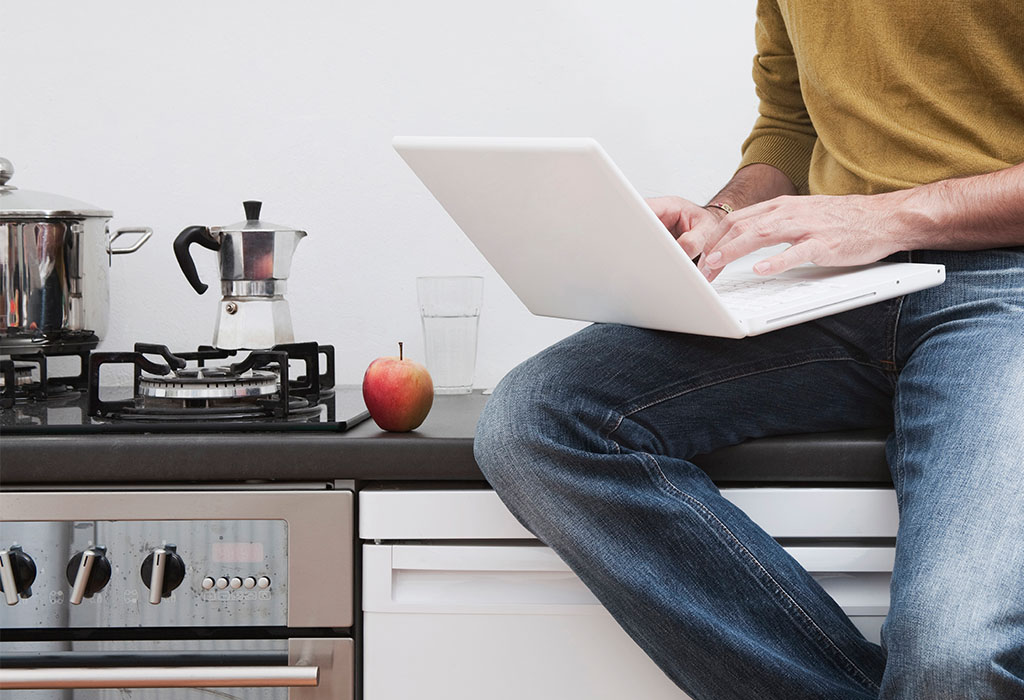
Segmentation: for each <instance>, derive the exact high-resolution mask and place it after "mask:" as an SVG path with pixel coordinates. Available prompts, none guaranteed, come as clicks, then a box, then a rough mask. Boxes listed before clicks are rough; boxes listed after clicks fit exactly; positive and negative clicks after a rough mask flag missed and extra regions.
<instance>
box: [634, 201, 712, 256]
mask: <svg viewBox="0 0 1024 700" xmlns="http://www.w3.org/2000/svg"><path fill="white" fill-rule="evenodd" d="M647 204H648V206H650V207H651V209H653V210H654V213H655V214H657V216H658V218H659V219H661V223H663V224H665V228H667V229H668V230H669V232H670V233H671V234H672V235H673V236H675V238H676V241H677V242H678V243H679V245H680V246H682V248H683V252H685V253H686V255H687V257H689V258H690V259H695V258H696V257H697V256H698V255H700V253H701V251H703V250H705V249H706V248H707V247H708V246H709V245H710V244H711V243H713V242H714V240H715V239H712V234H713V233H714V232H715V230H716V227H717V226H718V222H719V221H720V220H721V219H722V217H724V216H725V212H724V211H722V210H721V209H705V208H704V207H702V206H700V205H697V204H694V203H693V202H690V201H688V200H686V199H683V198H682V197H655V198H653V199H648V200H647Z"/></svg>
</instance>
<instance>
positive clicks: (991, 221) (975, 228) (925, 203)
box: [740, 163, 1024, 250]
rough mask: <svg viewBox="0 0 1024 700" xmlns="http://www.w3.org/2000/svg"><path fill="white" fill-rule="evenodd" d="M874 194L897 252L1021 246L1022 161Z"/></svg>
mask: <svg viewBox="0 0 1024 700" xmlns="http://www.w3.org/2000/svg"><path fill="white" fill-rule="evenodd" d="M740 172H743V171H740ZM878 196H879V197H883V198H885V199H886V200H888V201H887V204H888V206H889V207H890V209H891V211H892V217H893V224H894V225H895V227H896V229H897V234H898V236H899V239H900V248H901V249H902V250H918V249H927V248H933V249H942V250H978V249H983V248H1002V247H1008V246H1019V245H1024V163H1021V164H1019V165H1015V166H1013V167H1010V168H1006V169H1004V170H999V171H996V172H994V173H988V174H985V175H977V176H975V177H965V178H957V179H952V180H942V181H940V182H934V183H931V184H929V185H922V186H920V187H914V188H911V189H909V190H902V191H899V192H889V193H887V194H884V195H878Z"/></svg>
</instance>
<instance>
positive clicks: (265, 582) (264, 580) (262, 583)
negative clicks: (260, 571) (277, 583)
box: [256, 576, 270, 588]
mask: <svg viewBox="0 0 1024 700" xmlns="http://www.w3.org/2000/svg"><path fill="white" fill-rule="evenodd" d="M256 585H257V586H258V587H260V588H270V578H268V577H267V576H260V577H259V578H258V579H256Z"/></svg>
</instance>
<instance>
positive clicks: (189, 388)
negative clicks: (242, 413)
mask: <svg viewBox="0 0 1024 700" xmlns="http://www.w3.org/2000/svg"><path fill="white" fill-rule="evenodd" d="M277 391H278V377H277V373H275V372H266V371H262V372H260V371H250V372H247V373H246V374H244V375H235V374H232V373H231V368H230V367H197V368H194V369H183V370H178V371H177V372H175V373H174V374H173V375H172V376H168V377H158V376H151V375H146V374H143V375H142V376H141V377H140V378H139V395H140V396H149V397H153V398H160V399H184V400H187V401H194V400H206V399H243V398H249V397H253V396H271V395H272V394H275V393H277Z"/></svg>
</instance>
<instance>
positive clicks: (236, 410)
mask: <svg viewBox="0 0 1024 700" xmlns="http://www.w3.org/2000/svg"><path fill="white" fill-rule="evenodd" d="M237 355H238V351H234V350H221V349H217V348H211V347H200V348H199V349H198V350H196V351H194V352H186V353H172V352H171V351H170V350H169V349H168V348H167V347H166V346H163V345H148V344H143V343H138V344H136V345H135V352H125V353H94V354H93V356H92V359H91V362H90V368H89V375H90V385H89V415H92V416H101V417H104V418H109V419H114V420H128V421H170V422H175V421H180V422H186V421H203V422H204V423H205V422H210V421H228V422H232V421H246V422H251V421H256V422H265V421H308V420H316V419H319V418H320V417H321V416H322V414H323V413H324V411H325V410H327V409H326V407H325V406H324V405H322V404H321V400H322V399H325V398H329V397H333V395H334V348H333V347H331V346H329V345H317V344H316V343H288V344H284V345H275V346H274V347H273V348H271V349H269V350H253V351H251V352H249V354H248V355H246V356H245V357H243V358H241V359H239V361H238V362H234V363H231V364H218V365H212V366H208V365H207V364H206V363H207V362H212V361H215V360H226V359H234V358H235V357H236V356H237ZM321 356H323V357H324V358H325V364H326V372H325V373H324V374H320V357H321ZM151 358H159V359H160V360H162V362H160V361H155V360H154V359H151ZM292 362H300V363H302V364H303V365H304V369H305V373H304V374H303V375H302V376H299V377H298V378H292V377H291V375H290V367H289V365H290V363H292ZM105 364H131V365H133V367H134V376H135V378H134V395H133V397H132V398H131V399H128V400H121V401H103V400H100V398H99V389H100V377H99V373H100V367H101V366H103V365H105Z"/></svg>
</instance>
